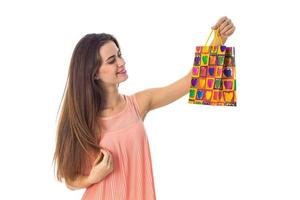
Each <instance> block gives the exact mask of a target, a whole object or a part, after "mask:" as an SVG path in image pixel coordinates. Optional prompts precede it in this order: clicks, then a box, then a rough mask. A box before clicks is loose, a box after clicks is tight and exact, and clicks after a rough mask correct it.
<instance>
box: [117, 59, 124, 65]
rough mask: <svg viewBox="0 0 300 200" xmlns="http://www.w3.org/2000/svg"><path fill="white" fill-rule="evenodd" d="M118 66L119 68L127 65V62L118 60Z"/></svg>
mask: <svg viewBox="0 0 300 200" xmlns="http://www.w3.org/2000/svg"><path fill="white" fill-rule="evenodd" d="M117 64H118V66H119V67H121V66H123V65H125V61H124V59H123V58H117Z"/></svg>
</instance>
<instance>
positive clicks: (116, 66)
mask: <svg viewBox="0 0 300 200" xmlns="http://www.w3.org/2000/svg"><path fill="white" fill-rule="evenodd" d="M100 56H101V60H102V65H101V66H100V68H99V70H98V73H97V76H96V78H100V79H101V80H102V82H103V83H104V84H105V85H107V86H108V85H117V84H119V83H121V82H123V81H125V80H127V78H128V75H127V72H126V69H125V61H124V59H123V58H122V55H121V52H120V50H119V48H118V47H117V45H116V44H115V43H114V42H113V41H109V42H107V43H106V44H104V45H103V46H102V47H101V48H100Z"/></svg>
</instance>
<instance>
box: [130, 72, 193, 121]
mask: <svg viewBox="0 0 300 200" xmlns="http://www.w3.org/2000/svg"><path fill="white" fill-rule="evenodd" d="M190 77H191V72H189V73H188V74H187V75H186V76H184V77H183V78H181V79H179V80H177V81H176V82H174V83H172V84H170V85H167V86H165V87H159V88H150V89H147V90H143V91H141V92H138V93H136V94H135V96H136V100H137V103H138V105H139V108H140V115H141V117H142V118H143V119H144V118H145V116H146V114H147V113H148V112H149V111H150V110H153V109H156V108H159V107H162V106H165V105H168V104H170V103H172V102H173V101H175V100H177V99H179V98H180V97H182V96H183V95H185V94H187V93H188V91H189V86H190V81H191V80H190Z"/></svg>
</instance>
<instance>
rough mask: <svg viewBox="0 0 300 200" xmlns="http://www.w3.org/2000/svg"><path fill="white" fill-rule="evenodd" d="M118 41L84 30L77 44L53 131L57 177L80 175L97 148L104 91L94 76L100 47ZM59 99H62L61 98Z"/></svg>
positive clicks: (67, 177)
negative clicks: (98, 117) (54, 134)
mask: <svg viewBox="0 0 300 200" xmlns="http://www.w3.org/2000/svg"><path fill="white" fill-rule="evenodd" d="M109 41H113V42H114V43H115V44H116V46H117V47H118V48H120V47H119V44H118V41H117V40H116V39H115V37H113V36H112V35H110V34H106V33H101V34H87V35H85V36H84V37H83V38H82V39H81V40H80V41H79V42H78V43H77V45H76V47H75V49H74V51H73V54H72V58H71V62H70V67H69V72H68V77H67V82H66V85H65V91H64V95H63V98H62V101H63V105H62V107H61V104H60V106H59V108H60V117H59V120H58V124H57V130H56V131H57V132H56V149H55V153H54V156H53V161H54V164H55V166H56V167H57V168H56V177H57V179H58V180H59V181H62V179H65V180H66V181H67V182H68V181H74V180H75V179H76V178H77V177H78V176H79V175H82V173H83V171H84V168H85V166H86V163H87V160H89V159H91V158H92V157H93V156H94V155H95V154H96V153H99V152H100V146H99V142H100V137H98V136H99V135H98V133H99V131H98V130H99V128H100V127H99V124H97V116H99V114H100V112H101V110H102V109H103V106H104V105H105V103H106V102H105V100H106V95H105V91H104V88H103V85H102V82H101V80H96V79H95V76H96V74H97V73H98V70H99V67H100V66H101V64H102V59H101V56H100V48H101V47H102V46H103V45H104V44H106V43H107V42H109ZM62 101H61V102H62Z"/></svg>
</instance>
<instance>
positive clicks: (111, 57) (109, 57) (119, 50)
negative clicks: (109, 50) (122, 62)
mask: <svg viewBox="0 0 300 200" xmlns="http://www.w3.org/2000/svg"><path fill="white" fill-rule="evenodd" d="M120 52H121V51H120V49H119V50H118V53H120ZM113 57H115V55H112V56H110V57H108V58H107V59H106V61H108V60H109V59H111V58H113Z"/></svg>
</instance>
